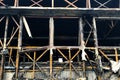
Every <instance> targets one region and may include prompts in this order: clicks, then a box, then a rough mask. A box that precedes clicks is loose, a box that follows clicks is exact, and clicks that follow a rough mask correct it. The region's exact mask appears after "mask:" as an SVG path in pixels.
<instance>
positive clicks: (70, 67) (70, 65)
mask: <svg viewBox="0 0 120 80" xmlns="http://www.w3.org/2000/svg"><path fill="white" fill-rule="evenodd" d="M68 52H69V69H70V76H69V80H71V79H72V63H71V51H70V49H69V51H68Z"/></svg>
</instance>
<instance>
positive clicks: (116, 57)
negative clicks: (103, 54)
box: [115, 48, 119, 62]
mask: <svg viewBox="0 0 120 80" xmlns="http://www.w3.org/2000/svg"><path fill="white" fill-rule="evenodd" d="M115 59H116V62H118V60H119V59H118V51H117V49H116V48H115Z"/></svg>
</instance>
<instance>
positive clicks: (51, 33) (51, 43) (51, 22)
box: [49, 18, 54, 79]
mask: <svg viewBox="0 0 120 80" xmlns="http://www.w3.org/2000/svg"><path fill="white" fill-rule="evenodd" d="M49 37H50V39H49V46H50V78H51V79H52V74H53V73H52V72H53V70H52V61H53V46H54V19H53V18H50V20H49Z"/></svg>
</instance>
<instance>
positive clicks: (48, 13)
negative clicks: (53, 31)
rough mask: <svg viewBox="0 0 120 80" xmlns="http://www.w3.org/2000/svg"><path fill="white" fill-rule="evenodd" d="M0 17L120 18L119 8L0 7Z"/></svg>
mask: <svg viewBox="0 0 120 80" xmlns="http://www.w3.org/2000/svg"><path fill="white" fill-rule="evenodd" d="M0 15H21V16H37V17H81V16H94V17H120V8H90V9H89V8H60V7H59V8H50V7H0Z"/></svg>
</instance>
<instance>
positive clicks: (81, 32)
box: [79, 18, 86, 78]
mask: <svg viewBox="0 0 120 80" xmlns="http://www.w3.org/2000/svg"><path fill="white" fill-rule="evenodd" d="M79 29H80V43H81V48H82V54H83V53H84V52H83V51H84V49H85V43H84V32H83V31H84V30H83V20H82V18H80V19H79ZM82 64H83V66H82V69H83V78H85V77H86V73H85V60H83V63H82Z"/></svg>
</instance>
